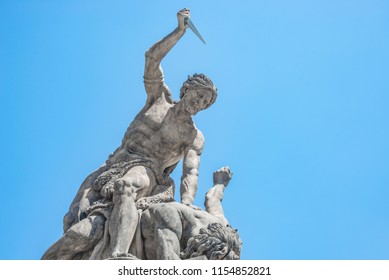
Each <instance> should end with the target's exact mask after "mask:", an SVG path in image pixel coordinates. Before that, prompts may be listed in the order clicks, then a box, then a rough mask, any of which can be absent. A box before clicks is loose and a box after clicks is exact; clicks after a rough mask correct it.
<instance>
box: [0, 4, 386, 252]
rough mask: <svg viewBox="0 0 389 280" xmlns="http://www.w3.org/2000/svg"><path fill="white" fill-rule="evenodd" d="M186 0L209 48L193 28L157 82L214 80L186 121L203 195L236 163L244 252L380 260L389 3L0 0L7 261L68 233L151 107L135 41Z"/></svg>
mask: <svg viewBox="0 0 389 280" xmlns="http://www.w3.org/2000/svg"><path fill="white" fill-rule="evenodd" d="M183 7H189V8H190V9H191V10H192V20H193V22H194V23H195V24H196V26H197V28H198V29H199V31H200V32H201V34H202V35H203V37H204V38H205V40H206V41H207V45H203V44H202V43H201V42H200V40H198V38H196V37H195V35H194V34H193V33H192V32H191V31H190V30H188V32H187V33H186V35H185V36H184V37H183V38H182V40H181V41H180V42H179V43H178V44H177V45H176V47H175V48H174V49H173V50H172V51H171V52H170V53H169V54H168V56H167V57H166V58H165V60H164V61H163V69H164V71H165V76H166V82H167V84H168V85H169V86H170V88H171V89H172V91H173V95H174V97H175V99H178V92H179V88H180V87H181V84H182V82H183V81H184V80H185V79H186V77H187V75H189V74H193V73H196V72H198V73H201V72H203V73H205V74H207V75H209V76H210V77H211V78H212V79H213V81H214V83H215V84H216V86H217V87H218V90H219V97H218V100H217V102H216V103H215V104H214V106H213V107H211V108H210V109H209V110H207V111H204V112H200V113H199V114H198V115H197V116H196V117H195V121H196V123H197V126H198V127H199V128H200V129H201V130H202V131H203V132H204V135H205V137H206V146H205V149H204V152H203V157H202V162H201V167H200V181H199V192H198V195H197V200H196V203H197V204H198V205H200V206H201V205H202V204H203V201H204V194H205V192H206V191H207V189H208V188H209V187H211V185H212V172H213V171H215V170H217V169H218V168H220V167H221V166H224V165H230V167H231V169H232V171H233V172H234V177H233V179H232V181H231V183H230V185H229V186H228V188H227V190H226V193H225V197H224V201H223V204H224V208H225V213H226V216H227V217H228V219H229V221H230V223H231V224H232V226H234V227H236V228H238V229H239V233H240V236H241V239H242V240H243V242H244V243H243V249H242V259H389V219H388V218H389V204H388V196H389V190H388V187H389V147H388V144H389V132H388V128H389V126H388V125H389V110H388V105H389V97H388V95H389V79H388V78H389V2H388V1H385V0H360V1H358V0H355V1H351V0H349V1H347V0H326V1H324V0H323V1H308V0H305V1H303V0H295V1H287V0H279V1H268V0H266V1H265V0H260V1H245V0H241V1H226V0H224V1H207V0H204V1H203V0H196V1H194V0H193V1H98V0H93V1H92V0H90V1H80V0H77V1H76V0H74V1H72V0H68V1H52V0H41V1H38V0H35V1H31V0H25V1H22V0H18V1H11V0H9V1H5V0H3V1H1V2H0V40H1V42H0V104H1V105H0V106H1V108H0V114H1V115H0V122H1V140H0V141H1V163H0V164H1V166H0V176H1V194H2V200H1V203H0V205H1V206H0V207H1V230H0V235H1V238H0V243H1V244H0V248H1V249H0V259H39V258H40V257H41V255H42V254H43V253H44V251H45V250H46V249H47V248H48V247H49V245H51V244H52V243H53V242H54V241H56V240H57V239H58V238H59V237H60V236H61V234H62V217H63V215H64V214H65V213H66V212H67V208H68V206H69V205H70V203H71V201H72V199H73V198H74V195H75V194H76V191H77V190H78V188H79V186H80V184H81V182H82V181H83V180H84V178H85V177H86V176H87V175H88V174H89V173H90V172H92V171H93V170H94V169H96V168H97V167H98V166H100V165H101V164H102V163H103V162H104V161H105V160H106V158H107V156H108V155H109V154H110V153H111V152H112V151H114V149H115V148H116V147H117V146H119V144H120V142H121V139H122V136H123V134H124V132H125V130H126V128H127V126H128V124H129V123H130V122H131V121H132V119H133V117H134V116H135V115H136V113H137V112H138V111H139V110H140V109H141V108H142V106H143V104H144V102H145V98H146V94H145V92H144V88H143V83H142V81H143V80H142V76H143V67H144V52H145V51H146V49H147V48H149V47H150V46H151V45H152V44H153V43H154V42H156V41H157V40H158V39H160V38H162V37H163V36H165V35H167V34H168V33H169V32H171V31H172V30H173V29H174V28H175V27H176V25H177V22H176V12H177V11H178V10H179V9H181V8H183ZM180 172H181V170H180V168H178V169H177V170H176V171H175V173H174V176H175V179H176V181H177V182H178V180H179V177H180ZM177 193H178V191H177Z"/></svg>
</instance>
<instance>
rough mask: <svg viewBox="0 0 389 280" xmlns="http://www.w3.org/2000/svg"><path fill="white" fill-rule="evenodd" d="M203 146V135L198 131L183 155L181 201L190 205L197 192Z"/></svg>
mask: <svg viewBox="0 0 389 280" xmlns="http://www.w3.org/2000/svg"><path fill="white" fill-rule="evenodd" d="M203 147H204V136H203V134H202V133H201V132H200V131H198V132H197V136H196V139H195V140H194V142H193V145H192V147H191V148H190V149H188V151H187V152H186V154H185V156H184V162H183V172H182V177H181V188H180V194H181V203H183V204H186V205H192V204H193V201H194V198H195V196H196V193H197V183H198V173H199V172H198V170H199V166H200V156H201V153H202V151H203Z"/></svg>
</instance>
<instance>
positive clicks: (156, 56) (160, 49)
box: [144, 9, 190, 102]
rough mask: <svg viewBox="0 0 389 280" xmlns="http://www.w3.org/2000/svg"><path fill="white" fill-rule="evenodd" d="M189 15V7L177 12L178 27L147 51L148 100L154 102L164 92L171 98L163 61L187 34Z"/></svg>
mask: <svg viewBox="0 0 389 280" xmlns="http://www.w3.org/2000/svg"><path fill="white" fill-rule="evenodd" d="M189 16H190V11H189V10H188V9H182V10H180V11H179V12H178V13H177V19H178V26H177V28H176V29H174V31H173V32H171V33H170V34H169V35H167V36H166V37H165V38H163V39H162V40H160V41H158V42H157V43H155V44H154V45H153V46H152V47H151V48H150V49H148V50H147V51H146V54H145V57H146V63H145V72H144V83H145V89H146V93H147V97H148V102H153V101H154V99H155V98H158V97H159V96H160V95H161V94H163V93H164V94H165V95H166V97H167V98H168V99H171V96H170V91H169V89H168V87H167V86H166V84H165V82H164V79H163V71H162V67H161V61H162V59H163V58H164V57H165V56H166V54H167V53H168V52H169V51H170V50H171V49H172V48H173V47H174V45H175V44H176V43H177V42H178V40H180V38H181V37H182V36H183V35H184V34H185V31H186V28H187V24H186V23H185V18H186V17H189Z"/></svg>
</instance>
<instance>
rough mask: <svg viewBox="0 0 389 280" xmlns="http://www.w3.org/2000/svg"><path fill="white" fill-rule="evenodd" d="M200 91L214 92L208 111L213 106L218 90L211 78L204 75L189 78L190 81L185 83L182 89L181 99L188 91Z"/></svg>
mask: <svg viewBox="0 0 389 280" xmlns="http://www.w3.org/2000/svg"><path fill="white" fill-rule="evenodd" d="M199 89H208V90H210V91H211V92H212V99H211V101H210V102H209V104H208V105H207V106H206V108H204V109H207V108H208V107H209V106H211V105H212V104H213V103H214V102H215V100H216V97H217V88H216V87H215V86H214V84H213V82H212V81H211V79H210V78H208V77H207V76H205V75H204V74H194V75H193V76H188V79H187V80H186V81H185V82H184V84H183V85H182V87H181V89H180V98H182V97H183V96H184V95H185V94H186V93H187V91H188V90H199Z"/></svg>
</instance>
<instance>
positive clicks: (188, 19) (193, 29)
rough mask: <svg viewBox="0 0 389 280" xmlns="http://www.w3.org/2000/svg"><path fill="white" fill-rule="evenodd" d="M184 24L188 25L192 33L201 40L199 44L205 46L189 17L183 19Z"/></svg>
mask: <svg viewBox="0 0 389 280" xmlns="http://www.w3.org/2000/svg"><path fill="white" fill-rule="evenodd" d="M185 23H186V24H187V25H188V27H189V28H190V29H192V31H193V33H194V34H196V35H197V37H198V38H199V39H200V40H201V42H203V43H204V45H205V41H204V39H203V37H202V36H201V34H200V32H199V31H198V30H197V28H196V26H195V25H194V24H193V22H192V21H191V20H190V18H189V17H187V18H185Z"/></svg>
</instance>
